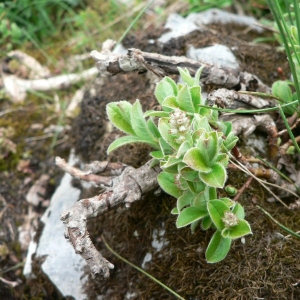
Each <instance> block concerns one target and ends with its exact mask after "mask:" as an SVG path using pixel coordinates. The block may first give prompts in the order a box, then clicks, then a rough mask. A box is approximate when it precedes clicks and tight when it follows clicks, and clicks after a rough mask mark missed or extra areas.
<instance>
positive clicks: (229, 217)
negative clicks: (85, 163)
mask: <svg viewBox="0 0 300 300" xmlns="http://www.w3.org/2000/svg"><path fill="white" fill-rule="evenodd" d="M178 69H179V72H180V75H181V78H182V80H183V83H177V84H176V83H175V82H174V81H173V80H172V79H171V78H169V77H165V78H164V79H163V80H161V81H160V82H159V83H158V84H157V86H156V89H155V93H154V94H155V97H156V99H157V101H158V102H159V104H160V106H161V108H162V110H161V111H147V112H146V113H145V114H143V112H142V108H141V105H140V102H139V101H138V100H137V101H136V102H135V103H134V104H133V105H132V104H130V103H128V102H127V101H120V102H112V103H109V104H108V105H107V115H108V117H109V119H110V121H111V122H112V123H113V124H114V125H115V126H116V127H117V128H118V129H120V130H121V131H123V132H124V133H126V134H127V135H126V136H123V137H120V138H118V139H117V140H115V141H114V142H113V143H112V144H111V145H110V146H109V148H108V153H110V152H111V151H113V150H115V149H117V148H119V147H121V146H123V145H125V144H130V143H136V142H139V143H146V144H148V145H150V146H152V147H153V148H154V151H152V152H151V153H150V155H151V156H152V157H153V159H154V163H153V164H159V165H160V168H161V169H162V172H161V173H160V174H159V175H158V183H159V185H160V186H161V188H162V189H163V190H164V191H165V192H167V193H168V194H170V195H172V196H174V197H175V198H177V205H176V207H175V208H174V209H173V210H172V214H176V215H177V222H176V226H177V228H181V227H184V226H187V225H190V226H191V230H192V231H193V232H194V231H195V228H196V226H197V225H198V224H200V223H201V227H202V229H204V230H207V229H209V228H213V229H214V230H216V232H215V234H214V235H213V237H212V240H211V242H210V244H209V246H208V248H207V251H206V258H207V260H208V261H209V262H218V261H220V260H222V259H223V258H225V256H226V255H227V253H228V251H229V249H230V245H231V241H232V240H233V239H236V238H240V237H242V236H244V235H246V234H249V233H251V229H250V226H249V224H248V223H247V221H245V220H244V210H243V208H242V207H241V206H240V205H239V204H235V203H234V202H233V201H232V200H230V199H228V198H221V199H218V193H217V188H223V187H224V185H225V182H226V180H227V172H226V167H227V165H228V161H229V155H228V152H229V151H230V150H231V149H232V148H233V147H234V146H235V144H236V143H237V140H238V138H237V137H236V136H235V135H234V134H233V132H232V128H231V123H229V122H222V121H219V120H218V112H217V111H216V110H214V109H210V108H207V107H202V106H203V105H205V101H204V100H203V99H202V97H201V86H200V75H201V71H202V69H203V68H200V69H199V70H198V71H197V73H196V74H195V77H194V78H193V77H192V76H191V75H190V73H189V71H188V70H187V69H181V68H178Z"/></svg>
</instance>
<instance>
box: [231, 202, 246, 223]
mask: <svg viewBox="0 0 300 300" xmlns="http://www.w3.org/2000/svg"><path fill="white" fill-rule="evenodd" d="M232 212H233V213H234V214H235V215H236V216H237V217H238V218H239V219H244V218H245V210H244V207H243V206H242V205H241V204H239V203H236V205H235V206H234V208H233V209H232Z"/></svg>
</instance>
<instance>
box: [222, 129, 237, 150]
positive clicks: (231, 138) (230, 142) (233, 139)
mask: <svg viewBox="0 0 300 300" xmlns="http://www.w3.org/2000/svg"><path fill="white" fill-rule="evenodd" d="M238 140H239V138H238V137H237V136H235V135H234V133H233V132H230V133H229V134H228V136H227V137H226V140H224V141H223V145H224V146H225V148H226V151H230V150H231V149H232V148H233V147H234V146H235V145H236V143H237V141H238Z"/></svg>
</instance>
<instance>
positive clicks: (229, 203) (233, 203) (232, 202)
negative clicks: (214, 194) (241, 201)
mask: <svg viewBox="0 0 300 300" xmlns="http://www.w3.org/2000/svg"><path fill="white" fill-rule="evenodd" d="M218 200H219V201H222V202H223V203H224V204H226V205H227V207H228V209H230V208H231V207H232V206H234V205H235V204H236V202H235V201H233V200H231V199H229V198H219V199H218ZM237 217H238V216H237Z"/></svg>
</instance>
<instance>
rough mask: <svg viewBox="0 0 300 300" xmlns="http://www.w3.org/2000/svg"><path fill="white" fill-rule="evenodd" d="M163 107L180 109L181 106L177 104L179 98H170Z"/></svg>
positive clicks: (167, 98)
mask: <svg viewBox="0 0 300 300" xmlns="http://www.w3.org/2000/svg"><path fill="white" fill-rule="evenodd" d="M162 107H168V108H171V109H174V108H178V107H179V104H178V102H177V98H176V97H175V96H168V97H166V98H165V100H164V101H163V103H162Z"/></svg>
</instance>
